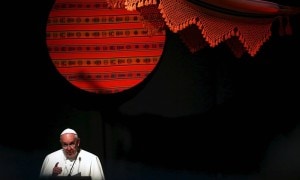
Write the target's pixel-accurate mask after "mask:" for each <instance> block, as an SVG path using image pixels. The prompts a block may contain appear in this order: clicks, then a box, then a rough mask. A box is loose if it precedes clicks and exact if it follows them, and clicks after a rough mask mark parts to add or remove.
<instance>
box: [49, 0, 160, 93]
mask: <svg viewBox="0 0 300 180" xmlns="http://www.w3.org/2000/svg"><path fill="white" fill-rule="evenodd" d="M149 13H151V12H149ZM141 18H142V17H141V16H140V14H139V13H138V12H137V11H127V10H126V9H112V8H109V7H108V3H107V2H106V0H56V2H55V3H54V5H53V7H52V9H51V11H50V13H49V16H48V22H47V28H46V34H47V39H46V42H47V47H48V52H49V56H50V58H51V60H52V62H53V64H54V65H55V67H56V68H57V70H58V72H59V73H60V74H61V75H62V76H63V77H64V78H66V80H68V81H69V82H70V83H71V84H72V85H74V86H76V87H77V88H80V89H82V90H85V91H88V92H93V93H101V94H110V93H117V92H122V91H124V90H127V89H129V88H132V87H134V86H136V85H137V84H139V83H140V82H142V81H143V80H144V79H145V78H146V77H147V76H148V75H149V74H150V73H151V72H152V71H153V70H154V68H155V67H156V65H157V63H158V62H159V60H160V56H161V54H162V52H163V48H164V43H165V31H159V32H156V33H153V32H152V33H151V35H149V34H150V33H149V32H148V31H147V29H145V28H144V24H143V21H142V20H141Z"/></svg>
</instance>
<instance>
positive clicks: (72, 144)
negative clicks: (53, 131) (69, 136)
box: [62, 142, 76, 149]
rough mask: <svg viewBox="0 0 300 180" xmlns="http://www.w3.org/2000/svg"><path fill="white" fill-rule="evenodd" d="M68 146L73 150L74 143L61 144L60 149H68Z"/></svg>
mask: <svg viewBox="0 0 300 180" xmlns="http://www.w3.org/2000/svg"><path fill="white" fill-rule="evenodd" d="M69 146H70V147H71V148H75V146H76V143H75V142H71V143H70V144H62V148H63V149H68V147H69Z"/></svg>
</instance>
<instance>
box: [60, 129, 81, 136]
mask: <svg viewBox="0 0 300 180" xmlns="http://www.w3.org/2000/svg"><path fill="white" fill-rule="evenodd" d="M63 134H77V133H76V131H74V130H73V129H70V128H67V129H65V130H64V131H63V132H62V133H61V134H60V135H63Z"/></svg>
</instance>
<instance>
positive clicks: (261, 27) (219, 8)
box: [107, 0, 300, 57]
mask: <svg viewBox="0 0 300 180" xmlns="http://www.w3.org/2000/svg"><path fill="white" fill-rule="evenodd" d="M107 1H108V3H109V5H110V6H111V7H123V8H125V9H127V10H129V11H132V10H137V11H138V12H140V13H141V15H142V16H145V15H146V14H143V12H146V10H145V9H148V8H152V9H153V6H155V7H156V8H157V9H158V10H159V11H157V13H158V14H160V17H161V21H163V22H161V23H157V22H156V24H157V25H156V28H157V29H162V27H163V25H162V24H163V23H164V24H165V25H166V26H167V27H168V28H169V29H170V30H172V31H173V32H175V33H178V34H179V35H180V37H181V39H182V40H183V42H184V43H185V44H186V45H187V46H188V48H189V49H190V51H191V52H196V51H198V50H200V49H201V48H203V47H205V46H207V45H209V46H210V47H215V46H217V45H218V44H220V43H221V42H226V43H227V44H228V46H229V47H230V48H231V49H232V51H233V53H234V54H235V55H236V56H237V57H241V56H242V55H243V54H244V52H247V53H249V54H250V55H251V56H255V55H256V53H257V52H258V51H259V49H260V48H261V46H262V45H263V44H264V43H265V42H266V41H267V40H268V39H269V38H270V36H271V34H272V32H271V26H272V24H273V22H274V21H276V20H278V21H280V22H282V20H283V19H284V22H286V23H282V24H281V25H282V26H283V25H285V29H284V28H282V26H281V27H280V28H281V33H283V32H284V35H287V34H289V33H291V27H290V26H289V17H290V16H291V15H295V14H298V13H299V12H300V9H299V8H295V7H289V6H283V5H279V4H277V3H273V2H269V1H263V0H107ZM158 14H156V15H155V16H156V17H158V16H159V15H158ZM144 20H145V21H147V18H145V19H144ZM150 23H151V22H150ZM154 27H155V25H154ZM151 28H152V29H153V27H151Z"/></svg>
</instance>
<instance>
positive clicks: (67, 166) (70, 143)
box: [40, 128, 105, 180]
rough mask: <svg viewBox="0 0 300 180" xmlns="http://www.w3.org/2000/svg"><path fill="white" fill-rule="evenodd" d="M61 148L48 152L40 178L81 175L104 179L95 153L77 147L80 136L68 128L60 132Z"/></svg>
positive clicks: (99, 179) (97, 179)
mask: <svg viewBox="0 0 300 180" xmlns="http://www.w3.org/2000/svg"><path fill="white" fill-rule="evenodd" d="M60 143H61V146H62V148H61V149H59V150H57V151H55V152H52V153H50V154H48V155H47V156H46V157H45V159H44V162H43V164H42V168H41V171H40V177H41V178H53V177H55V176H82V177H90V178H91V179H92V180H104V179H105V178H104V173H103V170H102V165H101V162H100V160H99V158H98V156H96V155H95V154H92V153H90V152H88V151H85V150H83V149H80V148H79V145H80V138H79V136H78V135H77V133H76V132H75V131H74V130H73V129H70V128H67V129H65V130H64V131H63V132H62V133H61V134H60Z"/></svg>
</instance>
